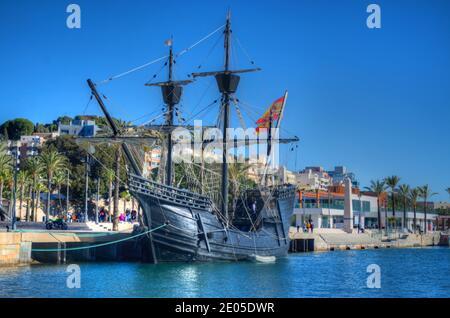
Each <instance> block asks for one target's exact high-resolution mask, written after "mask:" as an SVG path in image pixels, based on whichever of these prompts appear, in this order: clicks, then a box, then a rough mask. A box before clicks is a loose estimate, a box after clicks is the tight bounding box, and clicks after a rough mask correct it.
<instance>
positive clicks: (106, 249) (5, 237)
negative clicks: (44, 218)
mask: <svg viewBox="0 0 450 318" xmlns="http://www.w3.org/2000/svg"><path fill="white" fill-rule="evenodd" d="M131 235H132V234H131V233H116V234H114V233H107V234H105V233H89V234H86V233H82V234H80V233H74V232H64V233H57V232H44V231H41V232H0V266H16V265H27V264H31V263H33V262H36V263H51V264H64V263H68V262H89V261H140V260H142V259H144V251H143V247H144V246H143V244H142V243H143V240H139V239H130V240H125V241H121V242H118V243H114V242H115V241H117V240H123V239H127V238H128V237H130V236H131ZM110 243H112V244H110ZM99 245H101V246H99Z"/></svg>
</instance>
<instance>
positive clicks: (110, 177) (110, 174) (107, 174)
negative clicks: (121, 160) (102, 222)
mask: <svg viewBox="0 0 450 318" xmlns="http://www.w3.org/2000/svg"><path fill="white" fill-rule="evenodd" d="M103 176H104V178H105V180H106V182H107V183H108V218H109V220H110V221H111V212H112V209H111V206H112V200H113V181H114V179H115V176H116V175H115V173H114V170H112V169H109V168H106V169H105V170H104V171H103Z"/></svg>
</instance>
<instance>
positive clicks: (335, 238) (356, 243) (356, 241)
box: [290, 231, 449, 253]
mask: <svg viewBox="0 0 450 318" xmlns="http://www.w3.org/2000/svg"><path fill="white" fill-rule="evenodd" d="M290 239H291V245H290V252H293V253H295V252H304V251H334V250H351V249H377V248H406V247H426V246H449V245H448V237H447V239H446V238H445V235H441V233H439V232H433V233H428V234H407V235H403V236H397V237H395V238H393V237H389V236H384V235H379V234H378V233H359V234H358V233H346V232H344V231H329V232H326V231H324V232H321V233H303V232H295V231H291V232H290Z"/></svg>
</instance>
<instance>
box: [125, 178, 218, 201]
mask: <svg viewBox="0 0 450 318" xmlns="http://www.w3.org/2000/svg"><path fill="white" fill-rule="evenodd" d="M129 180H130V181H129V186H130V189H131V190H132V191H136V192H139V193H143V194H147V195H150V196H153V197H155V198H157V199H164V200H169V201H171V202H174V203H177V204H181V205H187V206H190V207H193V208H198V209H206V210H210V209H211V200H210V199H209V198H208V197H205V196H203V195H200V194H198V193H194V192H191V191H188V190H184V189H178V188H175V187H171V186H168V185H164V184H161V183H158V182H155V181H153V180H149V179H146V178H143V177H140V176H137V175H134V174H130V178H129Z"/></svg>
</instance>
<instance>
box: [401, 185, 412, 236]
mask: <svg viewBox="0 0 450 318" xmlns="http://www.w3.org/2000/svg"><path fill="white" fill-rule="evenodd" d="M410 190H411V188H410V186H409V185H407V184H402V185H400V186H399V187H398V194H399V196H400V199H402V201H403V220H402V223H403V224H402V227H403V228H404V229H405V228H407V225H406V206H407V204H408V199H409V192H410Z"/></svg>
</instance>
